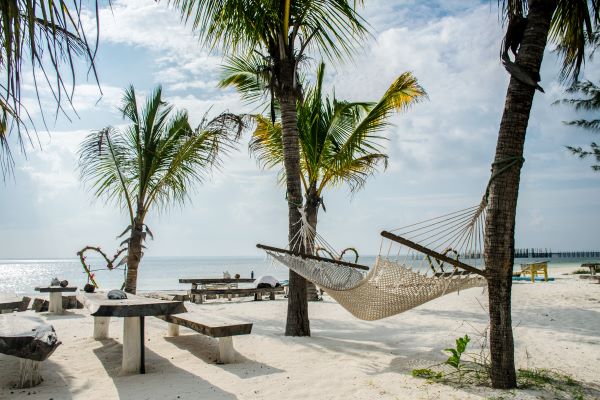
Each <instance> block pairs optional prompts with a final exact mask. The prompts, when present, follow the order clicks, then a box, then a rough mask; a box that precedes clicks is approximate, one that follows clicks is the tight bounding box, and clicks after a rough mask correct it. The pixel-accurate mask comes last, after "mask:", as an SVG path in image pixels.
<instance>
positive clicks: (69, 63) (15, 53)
mask: <svg viewBox="0 0 600 400" xmlns="http://www.w3.org/2000/svg"><path fill="white" fill-rule="evenodd" d="M95 4H96V7H95V9H96V10H97V2H95ZM81 6H82V4H81V2H80V1H78V0H73V1H69V0H58V1H47V0H36V1H26V0H8V1H3V2H1V4H0V16H1V17H2V18H1V21H0V47H1V50H0V71H2V73H3V76H4V80H3V81H2V83H0V92H1V94H0V169H1V170H2V172H3V173H6V172H7V171H10V170H11V167H12V157H11V153H10V148H9V144H8V136H9V134H10V132H11V131H12V130H13V129H14V130H16V132H17V134H18V141H19V144H20V145H21V148H22V149H24V144H25V143H24V139H26V138H27V139H29V140H30V141H31V137H30V135H29V129H28V125H29V126H30V127H32V128H33V130H35V126H34V125H33V122H32V121H31V118H30V117H29V113H28V110H27V109H26V108H25V106H24V105H23V103H22V102H21V82H22V80H23V74H22V69H23V65H24V64H25V65H26V66H29V67H30V69H31V76H32V78H33V82H34V86H35V90H36V92H37V88H38V79H39V76H43V80H44V82H43V84H45V85H47V86H48V87H49V88H50V91H51V93H52V96H53V97H54V99H55V100H56V107H57V111H61V110H63V100H65V99H66V100H67V102H68V103H69V104H70V103H71V101H72V95H73V90H74V88H75V62H76V61H75V59H76V58H77V57H83V58H84V59H86V60H87V61H88V62H89V63H90V69H91V71H92V73H93V75H94V77H95V78H96V80H97V76H96V70H95V66H94V56H95V50H96V45H97V42H96V43H95V44H90V42H89V41H88V38H87V37H86V30H85V29H84V27H83V26H82V24H81V11H82V10H81ZM97 33H98V26H96V37H97ZM63 67H66V70H67V72H68V74H69V79H68V80H65V79H63ZM38 72H39V73H38ZM69 81H70V83H68V82H69ZM69 85H70V86H71V88H70V89H69V88H68V86H69ZM38 103H39V105H40V109H42V107H41V103H40V102H39V99H38ZM42 118H43V114H42Z"/></svg>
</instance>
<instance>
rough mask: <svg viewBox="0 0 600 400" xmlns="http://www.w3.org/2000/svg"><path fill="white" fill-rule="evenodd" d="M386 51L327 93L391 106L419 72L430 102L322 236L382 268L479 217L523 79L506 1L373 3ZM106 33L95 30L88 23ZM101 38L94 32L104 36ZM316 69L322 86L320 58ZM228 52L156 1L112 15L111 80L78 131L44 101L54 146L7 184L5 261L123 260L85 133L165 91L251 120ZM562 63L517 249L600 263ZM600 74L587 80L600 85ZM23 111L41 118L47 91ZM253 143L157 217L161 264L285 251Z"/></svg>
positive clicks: (538, 141) (335, 197) (344, 199)
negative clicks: (86, 179) (401, 245)
mask: <svg viewBox="0 0 600 400" xmlns="http://www.w3.org/2000/svg"><path fill="white" fill-rule="evenodd" d="M360 12H361V15H363V16H364V18H365V19H366V21H367V22H369V23H370V25H371V31H372V33H373V35H372V38H371V39H370V40H368V41H367V42H366V43H365V44H364V46H363V47H362V49H361V50H360V51H359V52H358V54H357V55H356V56H355V57H354V59H353V60H352V61H348V62H345V63H328V65H327V69H326V74H327V75H326V86H327V88H328V90H329V91H330V92H331V91H333V90H334V88H335V94H336V96H337V98H338V99H345V100H361V101H376V100H377V99H379V98H380V97H381V95H382V94H383V93H384V91H385V90H386V88H387V87H388V86H389V85H390V83H391V82H392V81H393V80H394V79H395V78H396V77H397V76H399V75H400V74H402V73H403V72H405V71H411V72H412V73H413V74H414V75H415V76H416V78H417V79H418V81H419V83H420V84H421V85H422V86H423V87H424V88H425V90H426V91H427V93H428V96H429V99H428V101H425V102H423V103H420V104H417V105H416V106H414V107H412V108H411V109H410V110H408V111H406V112H403V113H402V114H400V115H397V116H394V117H393V118H392V122H393V126H392V127H390V128H389V129H388V130H387V131H386V133H385V134H386V136H387V137H388V138H389V141H388V142H387V143H386V149H387V152H388V154H389V156H390V159H389V166H388V168H387V170H385V171H380V172H378V173H377V174H376V175H375V176H373V177H372V178H370V179H369V181H368V183H367V184H366V186H365V187H364V189H363V190H361V191H359V192H357V193H354V194H352V193H350V192H349V190H348V188H346V187H339V188H335V189H332V190H329V191H327V192H325V193H324V201H325V205H326V207H327V212H322V211H321V213H320V214H319V225H318V230H319V232H320V234H321V235H322V236H324V237H325V238H326V239H327V241H328V242H329V243H330V244H332V245H333V246H334V247H336V248H340V249H341V248H345V247H348V246H354V247H356V248H357V249H358V250H359V252H360V253H361V254H376V253H377V252H378V250H379V245H380V236H379V232H380V231H381V230H383V229H386V230H390V229H394V228H397V227H401V226H405V225H408V224H410V223H413V222H417V221H422V220H425V219H427V218H431V217H434V216H439V215H443V214H446V213H448V212H452V211H456V210H460V209H463V208H467V207H469V206H472V205H476V204H478V203H479V201H480V200H481V197H482V195H483V193H484V191H485V187H486V185H487V182H488V179H489V176H490V165H491V162H492V159H493V155H494V150H495V145H496V139H497V134H498V127H499V122H500V117H501V113H502V109H503V105H504V98H505V94H506V88H507V85H508V80H509V75H508V73H507V72H506V71H505V70H504V68H503V67H502V65H501V63H500V60H499V56H498V55H499V47H500V43H501V40H502V36H503V34H502V26H501V22H500V19H499V15H498V9H497V5H496V2H494V1H466V0H451V1H442V0H439V1H419V0H389V1H385V2H383V1H375V0H367V1H365V7H364V9H362V10H361V11H360ZM88 25H90V24H88ZM90 26H91V25H90ZM311 56H312V58H311V59H310V60H309V61H308V62H307V63H306V65H305V66H304V68H305V69H306V71H308V72H309V73H310V71H311V70H314V69H315V68H316V64H317V62H318V61H319V60H320V58H319V55H318V54H312V55H311ZM222 62H223V54H222V53H220V52H219V51H218V50H214V51H212V52H209V51H207V49H205V48H203V47H202V46H201V45H200V44H199V42H198V40H197V38H195V37H194V36H193V33H192V32H191V30H190V29H189V28H188V27H186V26H184V24H183V23H182V22H181V21H180V19H179V17H178V16H177V14H176V12H175V11H173V10H171V9H168V8H167V7H166V6H165V5H164V4H163V3H160V4H157V3H156V2H154V1H153V0H115V1H113V3H112V8H109V7H108V6H105V7H103V8H101V9H100V47H99V51H98V55H97V69H98V73H99V80H100V86H101V90H102V94H101V93H100V91H99V89H98V86H97V85H96V82H95V81H94V80H93V79H92V78H90V77H88V76H86V74H85V67H83V66H82V68H79V70H80V71H79V75H78V80H77V82H76V87H75V97H74V107H75V109H76V110H77V115H75V114H73V113H72V112H71V113H70V114H69V116H70V118H69V119H68V118H66V117H65V116H63V115H58V116H57V117H55V115H54V112H53V108H52V103H51V102H50V101H49V99H48V98H47V96H45V95H44V93H42V103H43V108H44V110H45V111H44V112H45V115H46V118H47V120H48V130H49V132H45V131H43V130H42V131H40V134H39V145H36V146H35V148H30V149H28V151H27V155H26V157H25V156H23V155H21V154H18V153H17V152H15V162H16V167H15V172H14V176H13V177H12V178H9V179H7V180H6V181H5V182H4V183H0V259H13V258H26V259H28V258H71V257H74V256H75V253H76V252H77V251H78V250H79V249H81V248H82V247H84V246H86V245H100V246H101V247H102V248H103V249H105V250H106V251H107V252H109V253H112V252H113V251H114V250H115V249H116V248H117V246H118V243H119V241H118V240H117V239H116V236H117V235H118V234H119V233H120V232H121V231H122V230H123V229H124V228H125V227H126V226H127V224H128V222H127V217H126V215H125V214H124V212H123V211H122V210H120V209H119V207H118V206H116V205H115V204H113V203H108V204H107V203H106V202H105V200H103V199H99V200H94V198H93V196H92V194H91V193H90V192H89V190H88V188H86V187H84V186H83V185H82V184H81V183H80V180H79V174H78V170H77V158H76V151H77V147H78V145H79V143H80V142H81V140H82V139H83V137H84V136H85V135H87V134H88V133H90V132H91V131H94V130H98V129H101V128H103V127H105V126H109V125H113V126H119V125H122V124H123V123H124V121H123V120H122V119H121V117H120V115H119V113H118V112H117V111H116V107H117V106H118V105H119V103H120V99H121V96H122V91H123V89H124V88H125V87H127V86H128V85H130V84H131V85H134V87H135V88H136V90H137V92H138V93H141V94H147V93H149V92H150V91H151V90H152V89H153V88H154V87H155V86H156V85H158V84H162V86H163V88H164V92H165V96H166V99H167V101H169V102H172V103H173V104H175V105H176V107H177V108H185V109H187V110H188V112H189V113H190V116H191V118H192V121H194V122H196V123H197V122H199V121H200V120H201V118H202V117H203V115H204V114H205V113H207V112H208V113H209V115H214V114H216V113H220V112H222V111H226V110H228V111H231V112H249V111H252V110H253V109H254V108H253V107H252V106H249V105H247V104H244V103H243V102H242V101H241V99H240V98H239V96H238V95H237V94H236V93H235V92H234V91H233V90H223V89H219V88H217V85H216V83H217V82H218V79H219V68H220V65H221V64H222ZM558 70H559V63H558V61H557V57H556V55H555V54H554V53H552V52H550V51H548V52H547V53H546V55H545V58H544V63H543V65H542V72H541V76H542V80H541V85H542V86H543V87H544V89H545V91H546V93H545V94H541V93H539V92H538V93H536V96H535V100H534V105H533V110H532V115H531V119H530V122H529V129H528V132H527V140H526V145H525V159H526V161H525V164H524V166H523V169H522V175H521V186H520V194H519V206H518V213H517V229H516V246H517V247H519V248H521V247H537V248H539V247H544V248H552V249H553V250H569V249H577V250H591V249H596V250H597V249H600V245H599V243H598V234H597V227H598V226H600V213H598V199H600V174H598V173H594V172H593V171H592V169H591V168H590V167H589V165H590V161H585V160H583V161H582V160H579V159H577V158H575V157H573V156H572V155H570V154H569V153H568V151H567V150H566V149H565V147H564V146H565V145H567V144H569V145H582V146H585V145H587V144H588V143H589V142H591V141H592V140H593V136H592V135H590V134H589V133H586V132H583V131H579V130H577V129H575V128H572V127H567V126H565V125H564V124H563V123H562V121H564V120H569V119H574V118H577V117H579V115H578V114H576V113H575V112H574V111H573V110H571V109H569V108H568V107H566V106H561V105H553V104H552V103H553V102H555V101H556V100H558V99H561V98H563V97H565V94H564V89H565V88H564V85H561V84H560V82H558V81H557V76H558V74H557V72H558ZM598 72H599V69H598V68H597V65H596V63H594V62H590V63H588V64H587V68H586V70H585V74H584V77H585V78H589V79H597V78H598V75H599V74H598ZM23 99H24V100H25V103H26V104H28V105H29V108H30V111H31V112H32V113H33V114H34V118H37V119H39V110H38V108H37V107H36V105H35V97H34V92H33V90H32V86H31V79H29V81H27V80H26V81H25V82H24V89H23ZM247 143H248V134H246V136H245V137H244V138H243V140H242V142H241V143H240V145H239V149H238V150H237V151H234V152H232V153H231V154H230V155H229V156H228V157H227V158H226V161H225V163H224V165H223V167H222V168H221V170H219V171H215V172H214V173H213V174H212V175H211V177H210V179H208V180H207V181H206V182H204V183H202V184H201V185H197V186H195V187H194V188H193V190H192V194H191V195H190V199H189V201H187V202H186V203H185V204H184V205H176V206H175V207H173V208H171V209H169V210H166V211H164V210H162V211H161V210H153V211H151V212H150V215H149V217H148V220H147V223H148V225H149V226H150V228H151V229H152V231H153V232H154V234H155V240H154V241H150V242H149V243H148V244H147V245H148V249H147V251H146V255H151V256H240V255H248V256H260V255H262V254H261V253H260V251H259V250H257V249H256V248H255V244H256V243H263V244H269V245H273V246H278V247H285V245H286V238H287V205H286V200H285V193H284V188H283V187H282V186H278V185H277V171H276V170H272V171H265V170H261V169H260V168H259V167H258V165H257V163H256V160H254V159H252V158H251V157H250V155H249V153H248V150H247Z"/></svg>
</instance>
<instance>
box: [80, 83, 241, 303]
mask: <svg viewBox="0 0 600 400" xmlns="http://www.w3.org/2000/svg"><path fill="white" fill-rule="evenodd" d="M120 111H121V112H122V114H123V117H124V118H126V119H127V120H129V121H130V122H131V124H130V125H128V126H127V127H125V128H123V129H117V128H113V127H107V128H104V129H102V130H100V131H98V132H93V133H91V134H89V135H88V136H87V137H86V139H85V140H84V141H83V142H82V143H81V145H80V147H79V168H80V170H81V177H82V180H83V181H84V182H85V183H87V184H89V185H90V187H91V189H92V190H93V193H94V196H95V197H98V198H99V197H102V196H104V197H107V198H108V200H112V201H114V202H115V204H117V205H120V206H122V207H123V208H124V209H125V210H126V211H127V214H128V216H129V222H130V225H129V227H128V228H127V230H126V231H125V232H123V234H125V233H127V232H129V239H128V240H127V245H128V252H127V277H126V280H125V290H126V291H127V292H129V293H135V292H136V286H137V274H138V266H139V264H140V261H141V259H142V256H143V247H144V246H143V241H144V240H145V238H146V236H147V235H149V236H150V237H152V232H151V231H150V230H149V229H148V227H147V226H146V224H145V220H146V217H147V215H148V213H149V212H150V210H151V209H152V208H155V207H158V208H161V209H166V208H168V207H169V206H170V205H172V204H173V203H183V202H185V200H186V198H187V196H188V193H189V191H190V190H191V188H192V186H193V184H194V183H197V182H202V181H203V179H204V178H205V176H206V174H207V173H209V172H210V170H211V168H212V167H215V166H219V165H220V162H221V157H222V156H223V154H224V153H225V152H227V151H228V150H229V149H231V148H232V146H233V143H234V141H236V140H237V139H238V138H239V136H240V134H241V131H242V129H243V127H244V124H243V120H242V117H239V116H236V115H232V114H227V113H223V114H221V115H219V116H217V117H216V118H214V119H212V120H210V121H207V120H206V119H204V120H203V121H202V123H201V124H200V126H199V127H198V128H196V129H193V128H192V127H191V126H190V123H189V121H188V114H187V112H185V111H179V112H174V111H173V106H172V105H169V104H168V103H166V102H165V101H163V99H162V90H161V88H160V86H159V87H158V88H157V89H155V90H154V91H153V92H152V93H151V94H150V96H148V98H147V100H146V104H145V105H144V106H143V107H141V108H140V107H139V106H138V99H137V97H136V94H135V91H134V89H133V87H129V88H128V89H127V90H125V93H124V96H123V101H122V106H121V108H120Z"/></svg>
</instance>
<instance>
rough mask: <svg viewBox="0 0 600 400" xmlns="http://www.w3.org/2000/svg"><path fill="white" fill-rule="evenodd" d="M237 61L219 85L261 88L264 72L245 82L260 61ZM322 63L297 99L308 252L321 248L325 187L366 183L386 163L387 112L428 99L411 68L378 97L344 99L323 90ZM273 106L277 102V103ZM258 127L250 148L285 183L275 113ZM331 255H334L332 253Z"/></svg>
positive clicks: (248, 91) (245, 90)
mask: <svg viewBox="0 0 600 400" xmlns="http://www.w3.org/2000/svg"><path fill="white" fill-rule="evenodd" d="M241 61H242V60H236V61H234V62H232V63H230V64H229V65H227V67H226V68H225V70H224V72H225V74H224V77H223V80H222V81H221V84H222V85H223V86H227V85H232V86H234V87H236V89H238V91H240V93H242V95H244V96H245V97H246V98H252V95H253V93H260V92H263V93H264V92H265V91H266V90H267V87H268V83H269V81H270V77H269V76H268V75H264V74H263V75H262V76H263V79H261V80H256V79H254V82H253V84H252V85H248V84H247V80H246V79H245V77H250V76H261V75H260V65H257V64H250V63H249V62H248V60H246V62H244V63H242V62H241ZM324 77H325V64H324V63H320V64H319V66H318V68H317V71H316V75H315V83H314V85H312V86H311V85H304V86H305V91H304V98H303V99H302V101H298V102H297V104H296V107H297V113H298V135H299V144H300V168H301V175H300V177H301V182H302V188H303V193H304V198H305V201H304V207H303V212H304V214H305V216H306V220H307V221H308V224H309V225H310V232H311V234H310V235H309V237H308V238H307V239H308V240H307V244H306V246H307V249H306V251H307V252H308V253H310V254H313V253H315V252H316V251H318V250H319V248H317V247H316V244H315V238H316V232H317V220H318V213H319V209H320V208H323V210H324V211H325V210H326V206H325V201H324V198H323V192H324V191H325V190H326V189H328V188H335V187H338V186H341V185H345V186H347V187H348V188H349V189H350V192H351V193H355V192H356V191H358V190H360V189H361V188H363V187H364V185H365V184H366V182H367V179H368V178H369V177H371V176H372V175H373V174H375V172H376V171H377V170H378V167H382V168H384V169H385V168H386V167H387V163H388V155H387V154H386V153H385V149H384V144H385V141H386V139H387V137H386V135H385V130H386V129H387V128H389V126H390V121H389V119H390V117H391V116H392V115H393V114H394V113H396V112H399V111H403V110H406V109H408V108H409V107H410V106H412V105H413V104H415V103H417V102H419V101H421V100H423V99H424V98H426V93H425V90H424V89H423V88H422V87H421V86H420V85H419V84H418V82H417V80H416V78H415V77H414V76H413V75H412V74H411V73H409V72H406V73H404V74H401V75H400V76H398V78H396V80H394V82H392V84H391V85H390V87H389V88H388V89H387V90H386V92H385V93H384V94H383V96H382V97H381V98H380V99H379V100H378V101H377V102H366V101H362V102H348V101H343V100H339V99H337V98H336V97H335V95H330V96H328V95H326V94H325V93H324V92H323V81H324ZM275 109H276V110H278V109H279V107H277V106H276V107H275ZM255 119H256V129H255V130H254V133H253V134H252V139H251V141H250V146H249V147H250V151H251V153H252V154H253V155H254V156H255V157H256V158H257V160H258V162H259V164H260V166H261V167H263V168H280V169H281V172H280V175H279V176H280V181H281V182H282V183H283V182H285V169H284V157H283V134H282V124H281V119H280V118H279V115H278V113H275V118H274V119H273V118H272V116H269V115H256V116H255ZM330 256H332V255H331V254H330Z"/></svg>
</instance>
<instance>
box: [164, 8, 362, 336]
mask: <svg viewBox="0 0 600 400" xmlns="http://www.w3.org/2000/svg"><path fill="white" fill-rule="evenodd" d="M167 2H168V3H169V4H171V5H173V6H175V7H176V8H178V9H179V10H180V11H181V16H182V18H183V19H184V20H185V21H186V22H189V23H191V25H192V28H193V29H194V30H196V31H197V33H198V35H199V36H200V38H201V39H202V40H203V42H204V43H205V44H207V45H208V46H211V47H214V46H217V45H220V46H221V47H222V48H223V49H226V51H227V52H231V53H232V54H242V55H244V56H247V55H249V54H252V53H254V54H259V55H260V57H261V58H262V60H263V61H264V65H265V68H266V69H268V70H269V71H270V75H271V77H272V81H271V85H270V88H271V91H272V94H273V97H274V98H276V99H277V100H278V103H279V106H280V107H281V124H282V142H283V155H284V157H283V158H284V168H285V176H286V193H287V203H288V242H289V245H290V248H298V249H299V250H300V251H304V249H303V248H302V244H300V246H297V244H296V243H294V240H295V239H294V238H296V237H297V233H298V231H299V229H300V228H301V226H300V224H299V223H298V221H300V220H301V215H300V209H301V207H302V184H301V181H300V152H299V145H298V124H297V116H296V101H297V100H298V99H299V98H301V97H302V88H301V86H300V80H299V78H298V75H299V74H298V70H299V66H300V64H301V63H302V61H303V60H304V59H305V58H306V52H307V51H311V50H316V51H320V52H321V53H323V54H324V55H325V56H327V57H328V58H330V59H342V58H344V57H345V56H347V55H350V54H351V53H352V51H353V49H354V44H355V43H356V42H357V40H359V39H362V38H363V37H364V36H365V34H366V28H365V27H364V26H363V23H362V19H361V18H360V17H359V16H358V15H357V13H356V11H355V8H354V5H355V3H356V0H354V1H349V0H322V1H318V2H315V1H312V0H294V1H292V0H261V1H257V0H222V1H218V2H217V1H212V0H167ZM351 3H352V4H351ZM289 282H290V283H289V285H290V286H289V288H290V290H289V297H288V312H287V321H286V328H285V334H286V335H288V336H310V323H309V320H308V304H307V301H306V280H305V279H304V278H302V277H301V276H300V275H298V274H296V273H295V272H293V271H290V279H289Z"/></svg>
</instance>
